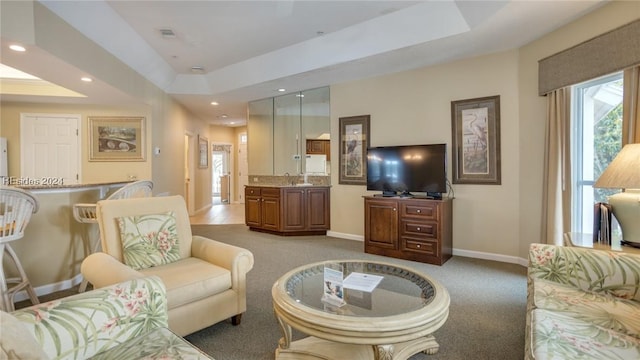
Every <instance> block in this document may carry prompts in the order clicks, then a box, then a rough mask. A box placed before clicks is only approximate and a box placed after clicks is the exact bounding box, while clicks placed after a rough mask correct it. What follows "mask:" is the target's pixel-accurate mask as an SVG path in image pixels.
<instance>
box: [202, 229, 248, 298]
mask: <svg viewBox="0 0 640 360" xmlns="http://www.w3.org/2000/svg"><path fill="white" fill-rule="evenodd" d="M191 256H193V257H196V258H198V259H201V260H204V261H207V262H209V263H211V264H215V265H218V266H220V267H223V268H225V269H228V270H229V271H231V286H232V287H233V288H234V289H237V288H238V287H239V286H242V287H244V286H245V278H246V275H247V273H248V272H249V270H251V269H252V268H253V254H252V253H251V252H250V251H249V250H247V249H243V248H241V247H238V246H234V245H229V244H225V243H223V242H220V241H216V240H212V239H208V238H205V237H202V236H197V235H195V236H193V243H192V244H191Z"/></svg>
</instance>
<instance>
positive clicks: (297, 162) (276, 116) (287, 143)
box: [247, 87, 331, 175]
mask: <svg viewBox="0 0 640 360" xmlns="http://www.w3.org/2000/svg"><path fill="white" fill-rule="evenodd" d="M329 111H330V104H329V87H323V88H318V89H312V90H305V91H301V92H298V93H293V94H287V95H282V96H278V97H275V98H270V99H262V100H257V101H252V102H250V103H249V121H248V125H247V127H248V130H247V131H248V137H249V139H248V159H249V174H250V175H283V174H285V173H289V174H291V175H293V174H302V173H308V174H312V175H328V171H329V168H330V166H329V164H330V161H331V155H330V152H329V148H330V147H329V140H330V139H329V133H330V132H331V124H330V114H329Z"/></svg>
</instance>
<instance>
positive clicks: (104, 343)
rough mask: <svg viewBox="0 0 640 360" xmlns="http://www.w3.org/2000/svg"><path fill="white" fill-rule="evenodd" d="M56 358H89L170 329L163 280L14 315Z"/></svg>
mask: <svg viewBox="0 0 640 360" xmlns="http://www.w3.org/2000/svg"><path fill="white" fill-rule="evenodd" d="M11 314H12V315H13V316H15V317H16V318H17V319H18V320H20V321H21V322H22V323H23V324H24V326H25V328H26V329H27V331H28V332H29V333H30V334H32V336H33V337H34V338H36V340H37V341H38V343H39V344H40V347H41V348H42V349H43V351H44V352H45V353H46V354H47V355H48V356H49V357H51V358H55V359H60V360H62V359H88V358H91V357H92V356H93V355H95V354H97V353H99V352H102V351H104V350H106V349H109V348H111V347H113V346H115V345H117V344H119V343H122V342H124V341H127V340H128V339H130V338H132V337H136V336H139V335H142V334H145V333H147V332H150V331H152V330H154V329H155V328H157V327H167V326H168V321H167V320H168V318H167V317H168V314H167V302H166V296H165V288H164V285H163V284H162V281H161V280H160V279H159V278H143V279H134V280H130V281H127V282H123V283H118V284H116V285H113V286H108V287H104V288H101V289H97V290H93V291H87V292H84V293H81V294H75V295H72V296H69V297H66V298H62V299H57V300H53V301H50V302H47V303H42V304H37V305H34V306H31V307H28V308H24V309H20V310H16V311H14V312H13V313H11Z"/></svg>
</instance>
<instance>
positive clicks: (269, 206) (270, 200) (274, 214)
mask: <svg viewBox="0 0 640 360" xmlns="http://www.w3.org/2000/svg"><path fill="white" fill-rule="evenodd" d="M262 228H263V229H266V230H273V231H280V198H279V197H266V196H263V197H262Z"/></svg>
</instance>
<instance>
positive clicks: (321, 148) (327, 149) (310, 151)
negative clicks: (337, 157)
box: [307, 139, 331, 161]
mask: <svg viewBox="0 0 640 360" xmlns="http://www.w3.org/2000/svg"><path fill="white" fill-rule="evenodd" d="M307 155H327V161H331V141H330V140H316V139H307Z"/></svg>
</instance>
